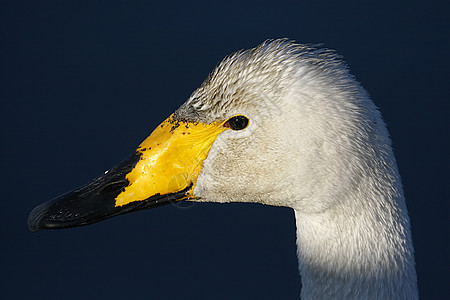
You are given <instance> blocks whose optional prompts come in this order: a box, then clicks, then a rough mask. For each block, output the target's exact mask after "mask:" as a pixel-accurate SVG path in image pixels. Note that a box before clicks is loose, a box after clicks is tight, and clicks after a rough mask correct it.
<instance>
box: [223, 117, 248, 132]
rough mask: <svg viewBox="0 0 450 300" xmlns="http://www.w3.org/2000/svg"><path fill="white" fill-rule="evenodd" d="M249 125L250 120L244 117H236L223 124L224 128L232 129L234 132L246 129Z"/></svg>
mask: <svg viewBox="0 0 450 300" xmlns="http://www.w3.org/2000/svg"><path fill="white" fill-rule="evenodd" d="M247 125H248V118H247V117H244V116H234V117H231V118H230V119H228V121H226V122H225V124H223V126H224V127H228V128H231V129H233V130H242V129H245V128H246V127H247Z"/></svg>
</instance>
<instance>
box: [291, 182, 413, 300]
mask: <svg viewBox="0 0 450 300" xmlns="http://www.w3.org/2000/svg"><path fill="white" fill-rule="evenodd" d="M371 181H373V180H371V179H370V178H368V179H367V180H364V181H363V182H362V183H361V184H360V186H359V187H358V188H357V189H355V190H354V192H353V193H351V195H347V199H342V200H343V201H338V204H336V205H335V206H334V207H331V208H329V209H328V210H327V211H325V212H322V213H315V214H311V213H303V212H301V211H299V210H295V217H296V222H297V247H298V258H299V269H300V275H301V278H302V292H301V298H302V299H304V300H306V299H418V292H417V280H416V273H415V268H414V256H413V246H412V242H411V234H410V229H409V218H408V215H407V211H406V206H405V203H404V198H403V194H402V192H401V187H400V186H399V184H397V185H398V187H395V185H396V183H395V182H394V183H393V184H392V185H389V184H387V185H384V186H382V187H380V185H378V189H375V190H374V189H373V186H374V184H375V185H376V183H375V182H371Z"/></svg>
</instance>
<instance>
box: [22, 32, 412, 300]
mask: <svg viewBox="0 0 450 300" xmlns="http://www.w3.org/2000/svg"><path fill="white" fill-rule="evenodd" d="M181 200H192V201H209V202H222V203H223V202H257V203H262V204H268V205H274V206H287V207H291V208H293V209H294V211H295V215H296V221H297V246H298V256H299V268H300V272H301V275H302V282H303V289H302V298H304V299H336V298H339V299H353V298H358V299H416V298H417V284H416V275H415V271H414V258H413V247H412V243H411V237H410V231H409V219H408V216H407V212H406V206H405V203H404V197H403V192H402V188H401V184H400V179H399V175H398V172H397V167H396V164H395V159H394V156H393V153H392V149H391V145H390V140H389V136H388V132H387V130H386V127H385V124H384V122H383V120H382V118H381V115H380V113H379V112H378V110H377V108H376V107H375V105H374V104H373V102H372V101H371V100H370V98H369V97H368V95H367V93H366V92H365V91H364V89H363V88H362V87H361V86H360V85H359V84H358V83H357V82H356V80H355V79H354V78H353V77H352V76H351V75H350V74H349V72H348V69H347V67H346V65H345V64H344V63H343V62H342V61H341V60H340V58H339V57H338V56H337V55H336V54H334V52H332V51H330V50H326V49H320V48H314V47H311V46H305V45H298V44H295V43H293V42H291V41H289V40H286V39H281V40H272V41H266V42H264V43H263V44H261V45H259V46H257V47H255V48H253V49H249V50H245V51H239V52H237V53H235V54H233V55H231V56H229V57H227V58H225V59H224V60H223V61H222V62H221V63H219V64H218V65H217V67H216V68H215V69H214V70H213V71H212V72H211V74H210V75H209V76H208V78H207V79H206V80H205V81H204V83H203V84H202V85H201V86H200V87H199V88H198V89H197V90H196V91H194V93H193V94H192V95H191V96H190V97H189V99H188V100H187V101H186V102H185V103H184V104H183V105H182V106H181V107H180V108H179V109H178V110H176V111H175V112H174V113H173V114H172V115H170V116H169V117H168V118H167V119H166V120H165V121H164V122H163V123H162V124H161V125H159V126H158V127H157V128H156V129H155V130H154V131H153V133H152V134H151V135H150V136H149V137H148V138H147V139H146V140H144V142H142V143H141V145H140V146H139V147H138V148H137V150H136V152H135V153H134V154H133V155H131V156H130V157H129V158H127V159H126V160H124V161H123V162H122V163H120V164H119V165H118V166H116V167H114V168H112V169H110V170H108V171H106V172H105V174H103V175H102V176H100V177H99V178H97V179H95V180H93V181H92V182H91V183H88V184H87V185H85V186H82V187H80V188H78V189H75V190H73V191H71V192H69V193H67V194H64V195H62V196H59V197H57V198H55V199H53V200H51V201H48V202H46V203H44V204H42V205H40V206H38V207H36V208H35V209H34V210H33V211H32V212H31V213H30V216H29V219H28V225H29V227H30V229H31V230H33V231H36V230H40V229H54V228H66V227H73V226H81V225H87V224H91V223H95V222H98V221H101V220H104V219H107V218H110V217H113V216H116V215H120V214H124V213H128V212H132V211H135V210H139V209H144V208H152V207H156V206H160V205H164V204H168V203H172V202H175V201H181ZM318 287H320V288H318Z"/></svg>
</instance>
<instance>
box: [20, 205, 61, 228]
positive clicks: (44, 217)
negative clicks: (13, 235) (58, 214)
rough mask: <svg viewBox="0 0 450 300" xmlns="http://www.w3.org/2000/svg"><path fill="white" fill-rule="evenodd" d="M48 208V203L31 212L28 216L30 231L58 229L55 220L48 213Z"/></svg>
mask: <svg viewBox="0 0 450 300" xmlns="http://www.w3.org/2000/svg"><path fill="white" fill-rule="evenodd" d="M49 206H50V205H49V204H48V203H44V204H41V205H39V206H37V207H35V208H34V209H33V210H32V211H31V213H30V214H29V216H28V228H29V229H30V231H32V232H36V231H39V230H42V229H56V228H60V226H58V220H57V218H55V217H54V216H52V214H49V213H48V210H49Z"/></svg>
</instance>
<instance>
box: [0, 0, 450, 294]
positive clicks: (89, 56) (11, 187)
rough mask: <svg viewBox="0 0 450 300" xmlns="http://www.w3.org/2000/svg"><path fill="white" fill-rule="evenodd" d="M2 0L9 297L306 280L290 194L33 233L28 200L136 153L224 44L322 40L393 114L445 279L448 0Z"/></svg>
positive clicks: (414, 203) (283, 286)
mask: <svg viewBox="0 0 450 300" xmlns="http://www.w3.org/2000/svg"><path fill="white" fill-rule="evenodd" d="M187 2H188V1H181V2H179V3H176V2H173V1H168V2H167V4H162V1H158V2H151V1H131V0H130V1H111V0H109V1H106V0H105V1H7V2H6V1H3V2H2V3H1V6H0V16H1V49H0V50H1V66H0V67H1V81H0V84H1V87H0V93H1V94H0V97H1V120H0V122H1V123H0V134H1V147H0V149H1V159H2V162H1V165H2V170H1V183H2V185H1V201H0V214H1V215H0V217H1V224H2V225H1V227H0V234H1V248H0V251H1V253H0V254H1V255H0V257H1V265H0V272H1V274H0V275H2V276H1V278H2V280H1V281H0V297H1V298H2V299H31V298H33V299H96V298H100V299H120V298H126V299H137V298H139V297H147V298H156V299H161V298H178V299H181V298H194V297H195V298H196V299H202V298H203V299H208V298H209V299H225V298H229V299H230V298H246V299H251V298H258V299H270V298H272V299H275V298H278V299H295V298H297V297H298V295H299V293H300V277H299V275H298V273H297V259H296V252H295V251H296V249H295V223H294V216H293V212H292V211H291V210H290V209H288V208H279V207H278V208H276V207H265V206H262V205H257V204H246V205H244V204H227V205H220V204H185V205H182V206H167V207H161V208H157V209H154V210H148V211H142V212H137V213H134V214H130V215H126V216H121V217H117V218H113V219H110V220H108V221H104V222H101V223H98V224H95V225H92V226H89V227H83V228H75V229H68V230H60V231H44V232H38V233H31V232H29V231H28V229H27V227H26V219H27V215H28V213H29V212H30V210H31V209H32V208H33V207H34V206H36V205H38V204H40V203H42V202H43V201H46V200H49V199H51V198H53V197H54V196H57V195H58V194H61V193H63V192H66V191H68V190H70V189H73V188H75V187H77V186H79V185H81V184H83V183H86V182H87V181H89V180H90V179H92V178H94V177H96V176H98V175H99V174H101V173H102V172H103V171H104V170H106V169H108V168H110V167H112V166H113V165H115V164H116V163H118V162H120V161H121V160H122V159H123V158H125V157H126V156H127V155H129V154H130V153H132V152H133V151H134V149H135V148H136V147H137V146H138V145H139V143H140V142H141V141H142V140H143V139H144V138H146V137H147V136H148V135H149V134H150V132H151V131H152V130H153V128H154V127H155V126H157V124H159V123H160V122H161V121H162V120H164V119H165V118H166V117H167V116H168V115H169V114H170V113H172V112H173V111H174V110H175V109H176V108H177V107H178V106H179V105H181V104H182V103H183V102H184V101H185V100H186V99H187V98H188V96H189V95H190V93H191V92H192V91H193V90H194V89H195V88H196V87H197V86H199V85H200V84H201V82H202V81H203V79H204V78H205V77H206V76H207V74H208V72H209V71H210V70H212V68H213V67H214V65H215V64H216V63H217V62H219V61H220V60H221V59H222V58H223V57H224V56H225V55H227V54H230V53H231V52H233V51H236V50H238V49H241V48H249V47H253V46H255V45H257V44H259V43H260V42H262V41H263V40H265V39H266V38H274V37H289V38H292V39H295V40H297V41H298V42H309V43H324V44H325V46H327V47H329V48H333V49H336V50H337V51H338V52H339V53H340V54H341V55H343V57H344V59H345V60H346V61H347V62H348V63H349V65H350V67H351V72H352V73H353V74H354V75H355V76H356V77H357V79H358V80H359V81H360V82H362V83H363V85H364V87H365V88H366V89H367V90H368V91H369V93H370V94H371V96H372V98H373V100H374V101H375V103H376V104H377V106H378V107H380V109H381V111H382V114H383V115H384V118H385V120H386V122H387V124H388V128H389V130H390V133H391V136H392V139H393V144H394V148H395V154H396V157H397V161H398V164H399V168H400V173H401V174H402V177H403V184H404V187H405V193H406V197H407V204H408V208H409V211H410V217H411V219H412V229H413V237H414V244H415V249H416V262H417V271H418V276H419V287H420V293H421V296H422V299H442V298H443V297H445V296H444V295H446V296H448V295H449V293H450V290H449V279H448V278H449V276H448V272H449V258H448V257H449V247H448V241H449V240H448V237H449V236H450V235H449V233H450V232H449V226H448V219H449V204H448V202H449V200H450V197H449V192H448V188H449V176H448V172H449V165H450V164H449V154H450V153H449V126H448V120H449V117H448V113H449V83H450V82H449V69H450V65H449V60H448V56H449V53H450V47H449V36H450V34H449V22H448V18H449V15H450V14H449V11H448V6H449V5H448V3H447V2H446V1H441V2H436V1H434V2H433V1H428V2H427V4H424V2H422V1H404V2H403V3H398V2H396V3H395V4H393V3H391V2H393V1H351V2H342V1H339V3H338V1H273V2H264V1H221V2H215V3H214V4H213V3H211V2H206V1H205V2H200V3H198V2H190V3H187Z"/></svg>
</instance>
